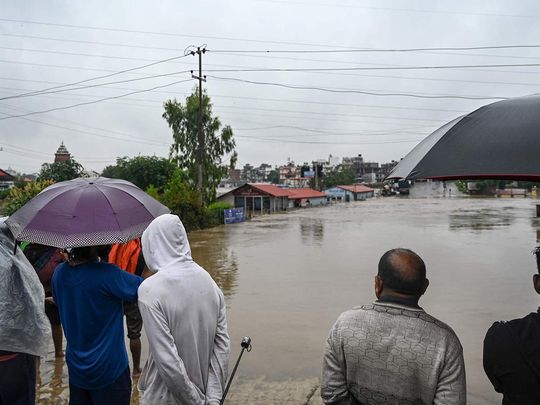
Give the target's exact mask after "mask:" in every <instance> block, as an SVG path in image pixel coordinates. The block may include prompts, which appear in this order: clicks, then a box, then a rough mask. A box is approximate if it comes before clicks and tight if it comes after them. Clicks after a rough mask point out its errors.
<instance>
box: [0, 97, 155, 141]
mask: <svg viewBox="0 0 540 405" xmlns="http://www.w3.org/2000/svg"><path fill="white" fill-rule="evenodd" d="M1 106H2V107H4V108H8V109H10V110H15V111H23V112H29V111H28V110H24V109H22V108H18V107H14V106H12V105H7V104H2V105H1ZM1 114H4V115H9V114H7V113H4V112H2V113H1ZM21 119H23V120H25V121H29V122H33V123H36V124H41V125H46V126H51V127H54V128H59V129H64V130H67V131H72V132H76V133H83V134H88V135H95V136H98V137H105V138H108V139H116V140H120V141H125V142H135V143H146V144H149V145H156V146H157V145H165V143H161V142H157V141H152V140H151V139H148V138H142V137H137V136H134V135H133V134H131V133H127V132H121V131H115V130H111V129H105V128H100V127H96V126H92V125H87V124H81V123H80V122H78V121H71V120H68V119H58V118H52V117H49V119H50V120H53V121H57V122H66V123H68V124H75V125H77V126H80V127H84V128H90V129H93V130H97V131H101V132H105V133H107V134H117V135H126V136H128V137H129V138H120V137H113V136H110V135H109V136H107V135H102V134H98V133H96V132H91V131H87V130H81V129H78V128H71V127H67V126H62V125H58V124H52V123H49V122H46V121H40V120H36V119H32V118H28V117H21Z"/></svg>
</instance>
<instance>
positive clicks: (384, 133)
mask: <svg viewBox="0 0 540 405" xmlns="http://www.w3.org/2000/svg"><path fill="white" fill-rule="evenodd" d="M425 128H427V127H415V128H409V129H400V130H395V131H388V130H382V131H356V132H341V131H339V130H337V131H325V130H320V129H312V128H305V127H299V126H296V125H272V126H267V127H253V128H234V131H249V132H252V131H267V130H274V129H293V130H297V131H303V132H307V133H308V134H305V135H294V136H295V137H298V136H327V135H331V136H389V135H393V136H395V135H397V134H415V135H419V132H418V131H413V130H414V129H425ZM312 134H316V135H312ZM266 136H272V137H273V138H290V137H291V135H290V134H272V135H266Z"/></svg>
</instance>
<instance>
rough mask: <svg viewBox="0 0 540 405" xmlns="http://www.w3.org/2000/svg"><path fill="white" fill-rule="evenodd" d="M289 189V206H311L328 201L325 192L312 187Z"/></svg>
mask: <svg viewBox="0 0 540 405" xmlns="http://www.w3.org/2000/svg"><path fill="white" fill-rule="evenodd" d="M287 191H288V192H289V208H293V207H308V206H309V207H311V206H315V205H324V204H326V203H327V202H328V199H327V198H326V194H325V193H321V192H320V191H317V190H313V189H311V188H290V189H288V190H287Z"/></svg>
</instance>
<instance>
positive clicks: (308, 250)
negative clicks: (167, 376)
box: [39, 198, 540, 405]
mask: <svg viewBox="0 0 540 405" xmlns="http://www.w3.org/2000/svg"><path fill="white" fill-rule="evenodd" d="M536 202H537V201H536V200H530V199H467V198H453V199H443V198H440V199H399V198H386V199H371V200H369V201H364V202H353V203H343V204H336V205H332V206H328V207H322V208H312V209H303V210H297V211H293V212H288V213H285V214H277V215H271V216H265V217H260V218H256V219H254V220H252V221H250V222H246V223H242V224H235V225H228V226H221V227H217V228H213V229H210V230H205V231H199V232H194V233H192V234H190V240H191V244H192V250H193V256H194V258H195V259H196V260H197V261H198V262H199V263H200V264H201V265H203V266H204V267H205V268H206V269H207V270H208V271H209V272H210V273H211V274H212V276H213V277H214V279H215V280H216V281H217V282H218V283H219V285H220V286H221V287H222V289H223V291H224V293H225V296H226V300H227V306H228V321H229V331H230V334H231V339H232V344H233V353H232V357H231V366H232V364H234V361H235V360H236V357H237V355H238V353H239V345H240V340H241V338H242V336H244V335H249V336H251V337H252V339H253V351H252V352H251V353H248V354H246V355H245V356H244V357H243V360H242V363H241V364H240V368H239V371H238V374H237V376H238V377H239V385H237V386H236V387H237V388H235V385H234V384H233V388H232V389H231V393H232V394H233V397H234V390H235V389H239V388H238V387H239V386H242V384H244V385H245V384H249V382H250V381H255V382H257V383H260V382H261V381H265V382H269V383H272V384H275V385H274V386H273V387H274V388H273V389H276V387H277V389H279V386H280V385H279V384H280V383H284V382H288V384H289V385H290V384H291V382H292V384H293V385H294V382H295V381H316V379H317V378H318V377H319V375H320V371H321V356H322V351H323V347H324V342H325V339H326V336H327V333H328V330H329V328H330V327H331V325H332V324H333V322H334V321H335V319H336V318H337V316H338V315H339V314H340V313H341V312H343V311H345V310H347V309H349V308H351V307H353V306H355V305H359V304H366V303H370V302H372V301H373V300H374V299H375V298H374V292H373V280H374V275H375V273H376V268H377V263H378V260H379V258H380V256H381V255H382V254H383V253H384V252H385V251H386V250H388V249H391V248H395V247H406V248H410V249H412V250H414V251H415V252H417V253H418V254H419V255H420V256H421V257H422V258H423V259H424V261H425V262H426V265H427V271H428V278H429V279H430V286H429V288H428V290H427V292H426V295H425V296H424V297H423V298H422V300H421V302H420V305H421V306H422V307H423V308H424V309H426V311H427V312H429V313H430V314H432V315H434V316H435V317H437V318H439V319H441V320H442V321H444V322H446V323H448V324H449V325H450V326H452V327H453V328H454V330H455V331H456V333H457V334H458V336H459V338H460V339H461V342H462V344H463V347H464V353H465V362H466V367H467V383H468V395H469V404H472V405H481V404H482V405H483V404H494V403H500V399H499V396H498V395H497V394H495V393H494V392H493V390H492V387H491V385H490V384H489V381H488V380H487V378H486V377H485V375H484V373H483V370H482V340H483V337H484V334H485V331H486V330H487V328H488V327H489V326H490V325H491V323H492V322H493V321H495V320H501V319H511V318H515V317H521V316H523V315H525V314H527V313H529V312H531V311H534V310H536V308H537V307H538V304H539V302H540V299H539V297H538V296H537V295H536V294H535V293H534V291H533V289H532V282H531V279H532V274H533V273H534V271H535V261H534V257H533V256H532V254H531V252H532V249H533V248H534V246H535V244H536V241H537V229H540V221H539V220H537V219H536V218H535V204H536ZM145 346H146V347H145V349H146V350H145V353H144V354H143V357H144V355H145V354H146V352H147V345H146V344H145ZM40 377H41V388H40V390H39V397H40V401H39V403H41V404H49V403H50V404H56V403H58V404H63V403H65V398H66V396H67V395H66V391H67V389H65V387H66V382H67V378H66V371H65V366H64V367H63V365H62V362H57V363H56V365H55V362H54V359H53V358H52V357H51V358H48V359H46V360H45V361H42V365H41V376H40ZM253 384H255V385H256V383H253ZM253 384H252V389H253V390H254V391H256V390H257V388H256V386H255V388H253V387H254V385H253ZM245 403H247V402H245ZM252 403H254V402H252ZM268 403H277V402H268Z"/></svg>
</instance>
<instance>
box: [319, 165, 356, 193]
mask: <svg viewBox="0 0 540 405" xmlns="http://www.w3.org/2000/svg"><path fill="white" fill-rule="evenodd" d="M353 183H354V172H353V171H352V169H351V168H350V167H348V166H337V167H335V168H332V169H330V170H327V171H326V172H325V174H324V177H323V178H322V184H323V188H324V189H326V188H331V187H334V186H338V185H342V186H346V185H349V184H353Z"/></svg>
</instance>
